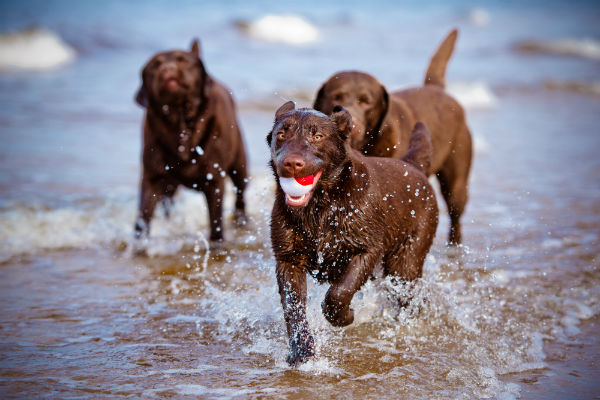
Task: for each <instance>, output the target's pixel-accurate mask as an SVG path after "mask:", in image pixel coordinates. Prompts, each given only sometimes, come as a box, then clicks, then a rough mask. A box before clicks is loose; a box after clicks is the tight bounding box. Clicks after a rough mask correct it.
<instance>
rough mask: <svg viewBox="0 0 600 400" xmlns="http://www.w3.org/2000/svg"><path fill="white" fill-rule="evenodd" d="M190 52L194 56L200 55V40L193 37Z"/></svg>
mask: <svg viewBox="0 0 600 400" xmlns="http://www.w3.org/2000/svg"><path fill="white" fill-rule="evenodd" d="M190 53H192V55H193V56H194V57H196V58H201V57H200V41H199V40H198V39H194V40H193V41H192V48H191V49H190Z"/></svg>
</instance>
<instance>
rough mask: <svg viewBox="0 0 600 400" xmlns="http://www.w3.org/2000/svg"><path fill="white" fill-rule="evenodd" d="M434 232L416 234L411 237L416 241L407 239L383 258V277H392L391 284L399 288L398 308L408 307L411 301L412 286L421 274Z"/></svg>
mask: <svg viewBox="0 0 600 400" xmlns="http://www.w3.org/2000/svg"><path fill="white" fill-rule="evenodd" d="M434 235H435V232H433V233H430V234H427V233H423V232H417V233H414V234H413V235H412V237H413V238H418V240H416V239H414V240H410V239H407V240H405V241H404V242H403V243H401V244H400V245H399V247H397V248H396V249H394V250H393V251H390V252H389V253H387V254H386V255H385V256H384V258H383V270H384V273H385V275H386V276H387V275H391V276H392V283H393V284H394V286H395V287H397V288H399V289H400V288H401V285H402V286H403V287H402V288H401V289H403V290H401V293H400V294H399V295H398V293H396V294H397V295H398V298H397V300H398V305H399V306H400V308H405V307H408V305H409V304H410V302H411V301H412V293H411V289H412V285H411V284H410V282H413V281H414V280H415V279H417V278H420V277H421V276H422V274H423V264H425V258H426V257H427V253H428V252H429V248H430V247H431V244H432V242H433V237H434Z"/></svg>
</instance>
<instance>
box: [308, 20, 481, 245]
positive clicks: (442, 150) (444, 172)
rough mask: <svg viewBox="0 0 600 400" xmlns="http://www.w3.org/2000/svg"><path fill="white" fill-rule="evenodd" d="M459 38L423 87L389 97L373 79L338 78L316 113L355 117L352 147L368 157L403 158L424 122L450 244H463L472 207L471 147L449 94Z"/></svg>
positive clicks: (323, 92) (451, 37) (447, 44)
mask: <svg viewBox="0 0 600 400" xmlns="http://www.w3.org/2000/svg"><path fill="white" fill-rule="evenodd" d="M457 35H458V31H457V30H453V31H452V32H450V34H448V36H447V37H446V38H445V39H444V41H443V42H442V44H441V45H440V47H439V48H438V50H437V51H436V53H435V54H434V56H433V57H432V59H431V62H430V64H429V68H428V69H427V72H426V74H425V82H424V85H423V86H421V87H417V88H410V89H405V90H400V91H397V92H393V93H388V91H387V90H386V89H385V87H384V86H383V85H382V84H381V83H380V82H379V81H378V80H377V79H375V78H374V77H373V76H371V75H369V74H366V73H364V72H358V71H343V72H338V73H336V74H334V75H333V76H332V77H331V78H329V79H328V80H327V81H326V82H325V83H324V84H323V86H322V87H321V88H320V89H319V91H318V93H317V97H316V99H315V103H314V106H313V107H314V108H315V109H316V110H319V111H321V112H323V113H325V114H330V113H331V112H332V110H333V109H334V107H336V106H342V107H344V108H346V109H347V110H348V111H349V112H350V114H351V115H352V130H351V134H350V138H351V143H352V147H354V148H355V149H357V150H360V151H361V152H363V153H364V154H365V155H368V156H375V157H394V158H400V157H402V156H403V155H404V153H405V152H406V151H407V149H408V146H409V141H410V137H411V130H412V128H413V126H414V125H415V123H416V122H417V121H423V122H424V123H425V124H426V125H427V128H428V129H430V130H431V142H432V145H433V156H432V162H431V165H430V167H429V168H428V169H427V170H426V174H427V175H432V174H435V175H436V176H437V178H438V181H439V182H440V188H441V190H442V195H443V196H444V200H445V201H446V204H447V206H448V213H449V214H450V233H449V236H448V243H449V244H460V243H461V227H460V217H461V215H462V213H463V211H464V209H465V206H466V204H467V197H468V193H467V185H468V179H469V170H470V168H471V158H472V143H471V133H470V131H469V128H468V127H467V123H466V118H465V112H464V110H463V108H462V107H461V106H460V104H458V102H457V101H456V100H455V99H454V98H452V97H451V96H450V95H448V93H446V92H445V91H444V87H445V86H446V78H445V74H446V66H447V64H448V60H449V59H450V56H451V55H452V52H453V50H454V43H455V42H456V37H457Z"/></svg>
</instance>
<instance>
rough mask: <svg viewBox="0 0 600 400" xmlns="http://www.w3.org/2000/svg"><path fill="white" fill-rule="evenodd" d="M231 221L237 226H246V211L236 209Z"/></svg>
mask: <svg viewBox="0 0 600 400" xmlns="http://www.w3.org/2000/svg"><path fill="white" fill-rule="evenodd" d="M233 223H234V224H235V226H237V227H238V228H242V227H245V226H248V217H247V216H246V213H245V212H244V211H242V210H236V211H235V213H234V214H233Z"/></svg>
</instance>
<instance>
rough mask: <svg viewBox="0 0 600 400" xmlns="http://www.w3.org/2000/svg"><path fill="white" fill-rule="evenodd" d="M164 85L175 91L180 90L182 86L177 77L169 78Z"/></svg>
mask: <svg viewBox="0 0 600 400" xmlns="http://www.w3.org/2000/svg"><path fill="white" fill-rule="evenodd" d="M164 86H165V88H166V89H167V90H168V91H170V92H175V91H177V90H179V88H180V87H181V85H180V84H179V81H178V80H177V78H169V79H167V80H166V81H165V83H164Z"/></svg>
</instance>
